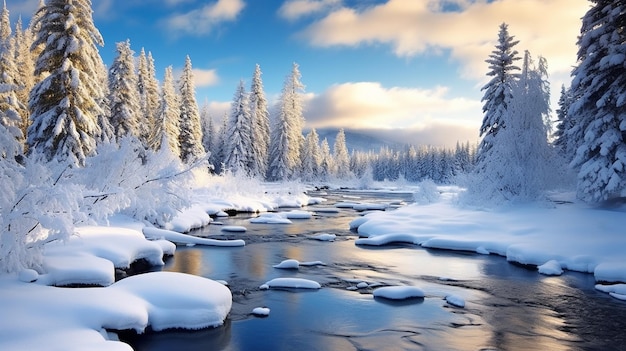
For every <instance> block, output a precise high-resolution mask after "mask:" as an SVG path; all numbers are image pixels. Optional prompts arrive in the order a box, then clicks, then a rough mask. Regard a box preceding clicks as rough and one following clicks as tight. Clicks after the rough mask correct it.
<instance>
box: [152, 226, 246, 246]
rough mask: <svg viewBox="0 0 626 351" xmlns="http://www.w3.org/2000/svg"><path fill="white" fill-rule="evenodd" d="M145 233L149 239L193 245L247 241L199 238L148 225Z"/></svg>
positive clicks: (218, 244)
mask: <svg viewBox="0 0 626 351" xmlns="http://www.w3.org/2000/svg"><path fill="white" fill-rule="evenodd" d="M143 234H144V235H145V236H146V238H149V239H166V240H169V241H173V242H176V243H179V244H187V245H190V244H193V245H207V246H221V247H235V246H245V245H246V242H245V241H243V240H215V239H207V238H198V237H196V236H192V235H187V234H181V233H177V232H174V231H171V230H165V229H159V228H151V227H146V228H144V229H143Z"/></svg>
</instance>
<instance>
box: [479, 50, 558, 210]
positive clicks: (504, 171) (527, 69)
mask: <svg viewBox="0 0 626 351" xmlns="http://www.w3.org/2000/svg"><path fill="white" fill-rule="evenodd" d="M506 103H507V110H506V115H504V116H503V117H504V118H505V121H506V128H503V129H501V130H500V131H498V135H497V137H495V138H493V144H492V148H491V150H490V152H489V154H488V155H487V157H483V158H482V159H480V160H479V162H478V165H477V167H476V170H477V173H478V175H479V177H480V178H479V180H478V182H477V183H476V184H473V186H472V187H470V188H469V189H468V192H469V193H470V194H473V195H474V196H476V197H477V198H479V199H480V200H481V201H490V202H496V203H498V202H506V201H515V200H523V201H528V200H535V199H537V198H539V197H540V196H541V195H542V194H543V191H544V190H545V189H546V188H547V187H548V186H550V185H551V184H550V182H551V181H552V179H551V178H552V177H554V173H555V172H554V169H555V168H554V166H553V162H552V161H553V159H552V155H551V149H550V146H549V144H548V140H547V136H548V130H549V126H548V124H547V123H546V119H547V115H548V114H549V112H550V106H549V86H548V83H547V66H546V62H545V60H544V59H540V60H539V63H538V65H535V64H534V63H533V61H532V59H531V57H530V54H529V53H528V52H526V54H525V56H524V65H523V70H522V74H521V76H520V79H519V80H518V81H517V82H516V83H515V84H514V85H513V94H512V95H511V96H510V97H508V100H507V101H506Z"/></svg>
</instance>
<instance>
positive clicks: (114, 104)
mask: <svg viewBox="0 0 626 351" xmlns="http://www.w3.org/2000/svg"><path fill="white" fill-rule="evenodd" d="M116 47H117V56H116V57H115V59H114V60H113V64H112V65H111V68H110V69H109V104H110V110H111V125H112V126H113V130H114V133H115V138H116V140H120V139H121V138H122V137H124V136H132V137H135V138H139V124H140V123H139V118H140V113H141V109H140V105H139V90H137V75H136V73H135V58H134V52H133V51H132V50H131V48H130V40H126V41H124V42H120V43H117V44H116Z"/></svg>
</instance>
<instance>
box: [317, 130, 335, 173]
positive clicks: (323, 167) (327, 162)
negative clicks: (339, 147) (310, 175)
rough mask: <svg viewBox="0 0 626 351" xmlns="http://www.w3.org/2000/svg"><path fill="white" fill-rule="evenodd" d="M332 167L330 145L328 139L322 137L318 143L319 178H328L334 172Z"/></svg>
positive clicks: (333, 166) (333, 164)
mask: <svg viewBox="0 0 626 351" xmlns="http://www.w3.org/2000/svg"><path fill="white" fill-rule="evenodd" d="M334 169H335V162H334V160H333V155H331V154H330V145H328V140H327V139H326V138H324V140H322V144H321V145H320V178H321V179H322V180H328V179H329V178H330V177H331V175H332V174H334Z"/></svg>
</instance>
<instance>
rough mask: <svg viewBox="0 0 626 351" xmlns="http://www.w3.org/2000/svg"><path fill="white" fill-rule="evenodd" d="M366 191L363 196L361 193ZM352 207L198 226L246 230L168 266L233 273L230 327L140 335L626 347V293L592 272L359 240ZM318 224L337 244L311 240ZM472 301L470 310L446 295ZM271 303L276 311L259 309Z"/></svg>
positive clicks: (255, 342)
mask: <svg viewBox="0 0 626 351" xmlns="http://www.w3.org/2000/svg"><path fill="white" fill-rule="evenodd" d="M327 197H328V198H329V202H328V203H325V204H323V205H319V206H311V207H309V208H307V210H309V211H315V209H316V208H320V207H321V208H328V207H332V205H333V203H334V202H336V201H341V200H345V201H366V202H380V203H398V202H399V200H404V201H409V200H410V199H411V195H410V194H406V193H395V194H383V193H376V194H372V193H354V192H346V193H336V194H332V195H329V196H327ZM356 197H359V198H356ZM357 216H359V214H358V213H357V212H355V211H354V210H351V209H341V210H339V212H338V213H328V212H325V211H324V212H318V213H317V214H316V215H315V216H314V217H313V218H312V219H306V220H292V221H293V222H294V223H293V224H289V225H268V224H251V223H250V222H249V221H248V220H249V218H250V217H254V216H253V215H237V216H234V217H229V218H225V219H220V221H221V222H223V223H224V224H227V225H243V226H245V227H247V229H248V231H247V232H246V233H229V234H225V233H223V232H222V231H221V228H220V226H217V225H210V226H209V227H207V228H204V229H202V230H200V231H197V232H195V233H193V234H195V235H198V236H205V237H212V238H231V239H233V238H242V239H245V240H246V243H247V245H246V246H245V247H240V248H217V247H200V246H195V247H179V248H178V249H177V252H176V255H175V257H174V258H172V259H171V260H169V261H168V262H167V263H166V266H165V267H164V270H168V271H176V272H185V273H190V274H195V275H199V276H203V277H207V278H211V279H216V280H225V281H227V282H228V283H229V287H230V289H231V291H232V293H233V308H232V311H231V313H230V315H229V317H228V319H227V320H226V322H225V325H224V326H222V327H220V328H216V329H210V330H202V331H196V332H186V331H168V332H161V333H148V334H146V335H142V336H139V337H136V338H132V339H130V340H129V341H130V342H131V345H132V346H133V348H134V349H135V350H152V351H156V350H298V351H306V350H339V351H343V350H345V351H352V350H557V351H559V350H626V303H625V302H621V301H618V300H615V299H612V298H611V297H609V296H608V295H607V294H604V293H601V292H598V291H596V290H595V289H594V288H593V286H594V280H593V276H592V275H590V274H582V273H572V272H567V273H565V274H564V275H562V276H560V277H546V276H542V275H539V274H538V273H537V272H536V270H529V269H527V268H524V267H519V266H515V265H512V264H510V263H508V262H507V261H506V260H505V259H504V258H502V257H497V256H484V255H477V254H471V253H460V252H448V251H436V250H425V249H422V248H419V247H415V246H410V245H394V246H386V247H383V248H369V247H361V246H356V245H355V244H354V240H355V239H356V238H357V236H356V234H355V233H352V232H350V231H349V230H348V224H349V222H350V221H351V220H352V219H354V218H356V217H357ZM317 233H332V234H335V235H337V239H336V241H334V242H320V241H316V240H311V239H310V238H308V236H310V235H313V234H317ZM285 259H297V260H299V261H300V262H306V261H322V262H324V263H325V264H326V265H324V266H312V267H302V266H301V267H300V269H299V270H281V269H276V268H273V267H272V266H273V265H276V264H278V263H280V262H281V261H282V260H285ZM278 277H299V278H306V279H311V280H315V281H317V282H319V283H320V284H322V289H320V290H315V291H303V290H293V289H283V290H275V289H272V290H260V289H259V286H260V285H261V284H263V283H265V282H267V281H269V280H270V279H273V278H278ZM358 280H363V281H366V282H368V283H380V284H383V285H414V286H417V287H420V288H422V289H423V290H424V292H425V293H426V297H425V298H423V299H412V300H407V301H402V302H394V301H388V300H384V299H378V298H376V299H375V298H373V296H372V295H371V292H372V291H373V289H372V288H365V289H359V290H357V291H351V290H347V288H348V287H350V286H354V285H356V282H357V281H358ZM450 294H453V295H456V296H459V297H461V298H463V299H464V300H465V303H466V306H465V308H457V307H453V306H451V305H449V304H448V303H447V302H446V301H445V297H446V296H447V295H450ZM262 306H266V307H268V308H270V310H271V312H270V315H269V316H268V317H265V318H259V317H254V316H253V315H252V314H251V311H252V310H253V309H254V308H255V307H262Z"/></svg>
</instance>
